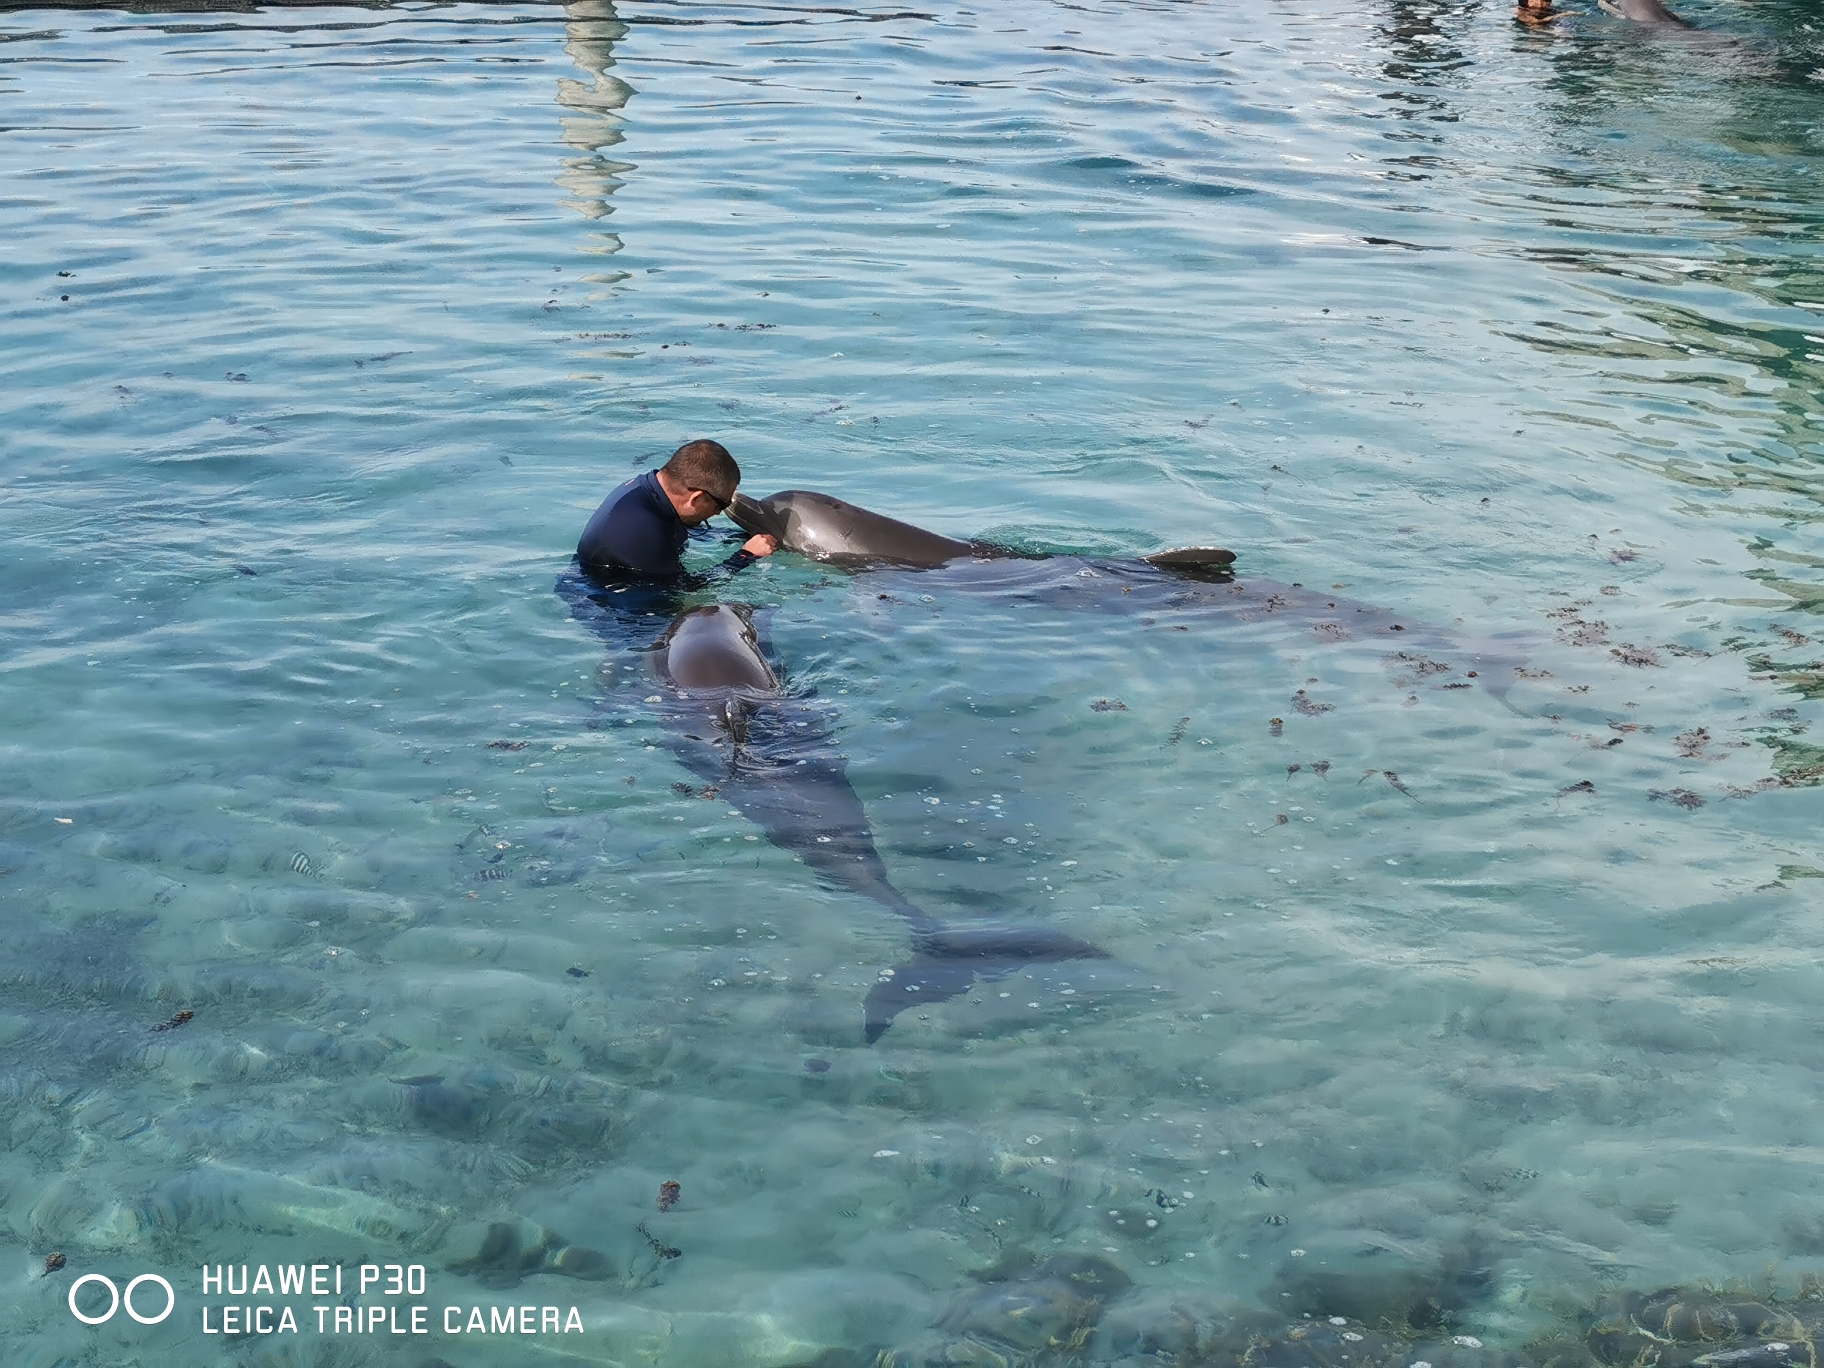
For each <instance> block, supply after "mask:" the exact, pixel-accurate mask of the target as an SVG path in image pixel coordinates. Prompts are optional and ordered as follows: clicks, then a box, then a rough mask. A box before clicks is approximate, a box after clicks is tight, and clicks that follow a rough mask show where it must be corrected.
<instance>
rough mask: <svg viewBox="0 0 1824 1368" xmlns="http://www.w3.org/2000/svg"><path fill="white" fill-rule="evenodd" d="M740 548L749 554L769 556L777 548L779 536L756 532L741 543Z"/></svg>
mask: <svg viewBox="0 0 1824 1368" xmlns="http://www.w3.org/2000/svg"><path fill="white" fill-rule="evenodd" d="M741 549H742V550H743V551H745V552H747V554H748V555H750V556H770V555H772V554H773V552H775V551H777V550H778V549H779V538H777V537H770V536H768V535H767V534H766V533H764V532H757V533H755V534H754V535H753V536H751V537H749V538H748V539H747V540H746V541H744V542H743V543H741Z"/></svg>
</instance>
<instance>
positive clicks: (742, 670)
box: [647, 515, 1108, 1045]
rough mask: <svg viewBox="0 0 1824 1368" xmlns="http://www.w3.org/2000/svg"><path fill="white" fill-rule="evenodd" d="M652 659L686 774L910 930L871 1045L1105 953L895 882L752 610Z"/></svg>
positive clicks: (820, 730) (821, 723)
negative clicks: (1022, 974) (910, 1024)
mask: <svg viewBox="0 0 1824 1368" xmlns="http://www.w3.org/2000/svg"><path fill="white" fill-rule="evenodd" d="M870 516H873V515H870ZM881 521H882V522H889V523H890V522H892V519H881ZM894 525H895V526H900V527H903V526H905V524H894ZM912 530H913V531H918V529H916V528H914V529H912ZM925 535H928V536H935V534H925ZM647 664H648V668H649V670H650V672H651V674H652V676H653V678H654V679H655V680H656V681H657V683H658V685H659V686H660V687H661V688H662V689H663V690H664V693H663V694H662V695H661V696H660V702H659V704H658V705H657V706H658V710H659V712H660V715H661V717H662V719H663V720H664V722H665V723H666V727H667V731H668V733H669V734H670V736H671V737H672V747H673V749H674V751H675V752H676V753H677V755H678V758H679V759H680V760H681V761H682V762H683V764H684V766H685V768H687V769H689V770H690V771H691V772H692V773H694V774H696V775H698V776H700V777H701V778H703V779H705V780H707V781H708V782H709V783H710V784H711V785H712V786H713V787H714V788H715V790H716V794H717V796H718V797H720V798H721V799H723V800H724V801H725V802H727V803H729V804H730V805H731V806H733V807H734V808H736V809H738V810H739V811H740V812H741V814H742V815H743V816H744V817H746V818H748V819H749V820H750V821H752V822H754V823H755V824H756V825H757V826H759V827H760V829H761V830H762V831H764V832H765V833H766V837H767V839H768V840H769V841H771V842H772V843H773V844H774V845H776V846H778V847H779V848H780V849H781V850H787V851H790V852H791V853H792V854H794V855H797V856H799V857H800V858H801V859H802V860H803V861H804V863H805V864H806V865H807V866H808V867H810V868H811V869H812V870H813V871H815V872H816V873H817V874H818V875H819V876H820V877H821V878H822V879H824V880H825V881H826V882H828V883H830V884H833V885H835V886H837V887H839V888H845V889H848V890H850V891H851V892H855V893H859V894H861V895H862V896H863V897H867V898H872V899H873V900H874V901H875V902H877V903H879V904H881V905H882V906H883V907H886V908H887V909H889V910H890V911H892V912H894V913H895V914H897V915H898V916H900V917H901V918H903V919H904V920H905V922H906V923H907V925H908V926H909V927H910V928H911V932H912V958H911V959H910V960H908V961H907V962H906V963H904V964H901V965H898V966H896V967H894V968H892V969H887V970H883V971H882V972H881V974H880V977H879V979H878V980H877V981H876V982H875V984H874V987H873V988H872V989H871V990H870V991H869V993H868V995H867V999H866V1002H865V1003H864V1033H865V1035H866V1038H867V1041H868V1043H869V1044H870V1045H872V1044H873V1043H874V1042H875V1041H877V1040H879V1039H880V1037H881V1036H882V1035H883V1034H884V1033H885V1032H886V1030H887V1028H888V1027H889V1026H891V1025H892V1024H893V1018H894V1017H895V1016H897V1015H898V1014H899V1013H900V1012H902V1011H904V1010H905V1009H906V1008H907V1007H913V1006H918V1005H921V1004H924V1003H931V1002H943V1001H945V1000H946V999H949V998H953V997H956V996H958V995H959V994H962V993H964V992H967V991H968V989H969V987H970V985H971V984H972V983H974V982H975V980H976V979H978V978H980V979H984V980H987V981H990V982H992V981H995V980H998V979H1001V978H1004V977H1006V976H1007V975H1008V974H1011V973H1013V972H1014V971H1015V970H1017V969H1019V968H1020V967H1021V966H1023V965H1027V964H1040V963H1056V962H1058V961H1061V960H1077V959H1106V958H1108V956H1107V954H1106V952H1104V951H1102V950H1100V949H1098V948H1097V947H1096V946H1093V945H1090V944H1088V943H1087V942H1085V941H1081V940H1078V939H1076V938H1075V937H1074V936H1068V935H1065V934H1063V933H1062V932H1059V931H1054V930H1051V929H1050V928H1047V927H1039V926H1005V925H999V924H978V925H962V926H951V925H947V924H945V923H944V922H941V921H939V920H938V919H937V918H936V917H933V916H932V915H931V914H930V913H929V912H926V911H925V910H924V909H923V908H921V907H919V906H918V905H916V904H915V903H913V902H912V901H911V900H910V899H908V898H907V897H906V896H905V894H903V893H901V892H900V891H899V889H897V888H895V887H894V886H893V882H892V880H891V879H890V878H888V876H887V869H886V865H885V863H884V862H883V861H882V860H881V858H880V852H879V851H878V850H876V849H875V846H874V838H873V834H872V832H870V830H869V829H868V821H867V814H866V811H865V810H864V809H863V807H862V803H861V799H860V798H859V797H857V796H856V793H855V790H854V789H853V788H851V787H850V785H849V781H848V775H847V767H846V764H845V762H844V760H843V757H842V755H841V753H840V752H839V751H838V750H837V749H836V747H835V744H834V741H833V738H832V736H831V732H830V722H829V715H828V713H827V711H826V710H824V709H822V708H820V707H818V706H817V705H816V704H815V702H814V701H813V700H811V699H807V698H804V697H799V696H794V695H793V694H792V693H791V692H790V691H789V690H788V689H787V688H786V687H785V686H784V684H782V683H781V681H780V679H779V675H778V673H777V671H776V670H775V669H774V668H773V665H772V663H771V662H770V661H769V660H768V658H767V653H766V651H765V649H764V648H763V647H762V645H761V642H760V637H759V633H758V631H757V630H756V629H755V626H754V614H753V610H752V609H751V608H749V607H747V606H746V605H745V604H730V603H720V604H711V605H707V606H704V607H699V608H692V609H689V610H688V611H686V612H684V613H681V614H679V615H678V616H677V617H676V618H675V619H674V620H673V621H672V623H671V625H670V626H669V627H668V628H666V630H665V634H664V635H663V636H662V637H661V638H660V639H659V641H658V643H657V644H656V645H654V646H653V647H652V648H651V650H650V651H649V652H648V658H647Z"/></svg>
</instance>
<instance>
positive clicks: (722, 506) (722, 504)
mask: <svg viewBox="0 0 1824 1368" xmlns="http://www.w3.org/2000/svg"><path fill="white" fill-rule="evenodd" d="M693 492H694V493H697V494H701V495H702V496H703V497H704V498H706V499H708V500H709V501H710V502H711V503H713V504H714V505H715V506H716V512H717V513H725V512H727V511H728V506H729V505H730V504H732V503H733V502H734V500H733V499H718V498H717V497H716V496H715V495H714V494H711V493H710V492H709V491H708V490H707V489H698V490H694V491H693ZM711 516H712V517H713V516H714V514H711Z"/></svg>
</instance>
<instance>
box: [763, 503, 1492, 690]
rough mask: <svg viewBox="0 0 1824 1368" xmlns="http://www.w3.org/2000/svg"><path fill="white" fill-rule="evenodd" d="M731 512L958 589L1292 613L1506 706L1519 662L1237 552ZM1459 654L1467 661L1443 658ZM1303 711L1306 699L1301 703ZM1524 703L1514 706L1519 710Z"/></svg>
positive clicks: (1140, 608) (1118, 606)
mask: <svg viewBox="0 0 1824 1368" xmlns="http://www.w3.org/2000/svg"><path fill="white" fill-rule="evenodd" d="M728 515H729V517H730V518H732V519H733V520H734V521H735V522H736V523H737V524H738V525H739V526H740V527H741V528H742V529H743V530H745V531H747V532H750V533H758V532H765V533H769V534H770V535H772V536H774V537H777V538H778V539H779V544H780V545H781V546H782V547H784V548H785V549H786V550H788V551H795V552H797V553H799V554H800V555H804V556H807V557H809V558H811V559H813V560H818V561H823V562H826V563H829V564H832V565H837V566H840V567H843V568H846V569H850V570H871V571H874V572H876V573H879V572H891V571H895V570H898V571H907V572H911V573H913V574H915V575H917V576H918V577H919V579H920V581H921V582H922V583H923V584H924V585H926V586H929V587H931V588H938V587H941V588H942V589H944V590H945V591H946V592H948V593H953V594H961V595H975V596H978V597H990V598H999V599H1011V600H1017V601H1024V602H1030V603H1041V604H1047V605H1051V606H1060V607H1083V608H1088V609H1099V610H1102V611H1113V612H1120V613H1123V614H1128V615H1146V614H1155V613H1156V614H1158V615H1160V616H1166V615H1170V616H1172V617H1174V618H1177V619H1179V620H1182V619H1184V618H1187V617H1188V618H1204V619H1212V618H1213V619H1217V620H1221V621H1224V622H1229V623H1253V622H1269V621H1271V620H1274V619H1282V620H1285V621H1289V622H1292V623H1296V624H1300V625H1302V626H1303V627H1304V628H1305V629H1307V630H1308V631H1310V632H1311V633H1312V635H1313V636H1314V637H1315V639H1316V641H1317V642H1319V643H1323V644H1334V643H1340V642H1349V641H1355V642H1360V643H1363V644H1366V645H1370V646H1379V647H1380V648H1381V649H1382V651H1383V658H1384V662H1385V663H1386V664H1387V665H1388V666H1390V667H1391V668H1392V669H1393V671H1394V673H1395V674H1396V675H1401V676H1408V677H1409V679H1410V682H1412V683H1414V684H1416V682H1417V681H1419V680H1423V681H1425V683H1426V684H1427V685H1429V686H1430V687H1433V688H1453V687H1454V688H1466V687H1469V685H1468V682H1467V681H1468V680H1469V679H1474V680H1476V681H1477V683H1478V684H1479V685H1480V686H1481V688H1483V689H1484V690H1485V691H1486V692H1488V693H1491V694H1493V695H1494V696H1495V697H1497V698H1499V699H1500V700H1501V701H1502V702H1503V703H1506V702H1507V692H1508V689H1509V688H1510V687H1511V686H1512V684H1513V682H1514V678H1515V669H1516V667H1517V666H1518V664H1519V660H1518V658H1517V657H1515V656H1514V655H1513V654H1511V650H1512V643H1506V642H1500V641H1485V642H1477V643H1466V642H1464V641H1462V640H1460V639H1457V638H1454V637H1452V636H1450V635H1448V634H1446V633H1444V632H1441V631H1439V630H1438V629H1436V628H1434V627H1430V626H1427V625H1426V624H1424V623H1418V622H1414V621H1413V620H1412V619H1411V618H1409V617H1405V616H1403V615H1402V614H1399V613H1394V612H1390V611H1388V610H1387V609H1384V608H1377V607H1375V606H1373V605H1371V604H1366V603H1358V602H1355V601H1353V600H1350V599H1345V598H1341V597H1339V596H1337V595H1336V594H1334V593H1324V592H1320V591H1318V590H1312V589H1306V588H1305V587H1304V586H1303V585H1300V584H1282V583H1278V582H1276V581H1273V580H1265V579H1249V580H1247V581H1246V582H1245V583H1243V582H1240V581H1238V580H1237V579H1236V577H1235V574H1234V570H1233V566H1234V562H1235V553H1234V552H1232V551H1226V550H1223V549H1221V548H1218V547H1185V548H1183V549H1180V550H1175V551H1161V552H1157V553H1155V554H1153V555H1150V556H1140V557H1133V558H1119V557H1103V556H1078V555H1055V556H1043V555H1024V554H1021V553H1017V552H1014V551H1011V550H1008V549H1007V548H1004V547H998V546H995V545H993V544H991V543H987V542H978V541H961V540H959V539H957V538H955V537H946V536H942V535H940V534H939V533H936V532H927V531H926V530H925V529H924V528H921V527H914V526H912V525H911V524H910V523H904V522H900V521H899V520H898V519H897V518H889V517H886V516H884V515H882V514H879V513H874V512H870V511H869V510H868V509H865V508H857V507H856V506H855V505H854V504H851V503H847V502H845V501H844V500H842V499H838V498H836V497H835V496H833V495H830V494H820V493H815V492H813V491H810V490H803V489H789V490H785V491H783V492H782V493H778V494H772V495H769V496H767V497H766V498H764V499H750V498H748V497H747V496H746V495H744V494H737V495H735V498H734V502H733V503H732V504H730V505H729V509H728ZM1439 655H1448V656H1451V657H1455V658H1458V659H1461V660H1462V662H1463V663H1462V664H1461V666H1458V665H1455V664H1452V663H1451V662H1450V661H1449V660H1444V659H1439V658H1438V656H1439ZM1293 706H1295V707H1296V706H1298V704H1297V703H1296V702H1295V703H1294V705H1293ZM1509 706H1510V707H1511V706H1512V705H1511V704H1510V705H1509Z"/></svg>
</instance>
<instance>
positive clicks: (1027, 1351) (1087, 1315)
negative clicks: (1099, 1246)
mask: <svg viewBox="0 0 1824 1368" xmlns="http://www.w3.org/2000/svg"><path fill="white" fill-rule="evenodd" d="M976 1281H977V1282H978V1283H979V1284H980V1285H979V1286H977V1287H973V1288H967V1289H965V1290H964V1291H962V1292H960V1293H958V1295H957V1296H956V1298H955V1299H954V1300H953V1301H952V1302H951V1303H950V1306H949V1308H948V1309H947V1310H946V1311H945V1312H944V1314H943V1316H942V1318H941V1319H940V1320H939V1322H938V1329H937V1331H936V1332H935V1333H933V1334H931V1335H928V1336H926V1337H925V1338H924V1339H922V1340H920V1341H919V1342H918V1343H916V1344H915V1345H913V1346H912V1347H911V1348H909V1349H902V1350H898V1351H896V1352H894V1353H892V1354H888V1355H884V1356H883V1357H882V1360H881V1362H882V1364H883V1365H890V1368H1013V1365H1016V1364H1027V1363H1037V1362H1050V1361H1052V1359H1053V1357H1054V1356H1057V1355H1075V1354H1077V1353H1078V1352H1080V1351H1081V1350H1082V1349H1083V1347H1084V1346H1085V1345H1087V1344H1088V1343H1089V1339H1090V1336H1091V1335H1092V1334H1093V1333H1094V1331H1095V1328H1096V1323H1097V1322H1098V1321H1099V1320H1100V1319H1101V1317H1102V1312H1103V1309H1104V1307H1105V1306H1107V1304H1108V1303H1109V1302H1111V1301H1113V1300H1114V1299H1116V1298H1118V1297H1120V1296H1121V1295H1122V1294H1123V1293H1125V1292H1126V1291H1127V1290H1128V1288H1129V1287H1131V1286H1132V1285H1133V1284H1132V1282H1131V1280H1130V1279H1129V1278H1128V1276H1127V1274H1125V1273H1123V1272H1122V1271H1121V1270H1120V1269H1119V1268H1117V1267H1116V1266H1115V1265H1114V1264H1112V1263H1110V1262H1109V1261H1108V1260H1106V1259H1102V1258H1097V1257H1096V1256H1094V1255H1084V1254H1061V1255H1058V1256H1056V1257H1055V1258H1050V1259H1046V1260H1045V1261H1043V1262H1038V1261H1036V1260H1034V1259H1033V1258H1032V1257H1031V1256H1029V1255H1015V1256H1011V1257H1009V1258H1007V1259H1004V1260H1003V1261H1002V1262H1001V1263H999V1264H996V1265H995V1266H994V1267H993V1268H990V1269H988V1270H987V1271H985V1272H983V1273H979V1274H977V1275H976Z"/></svg>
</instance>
